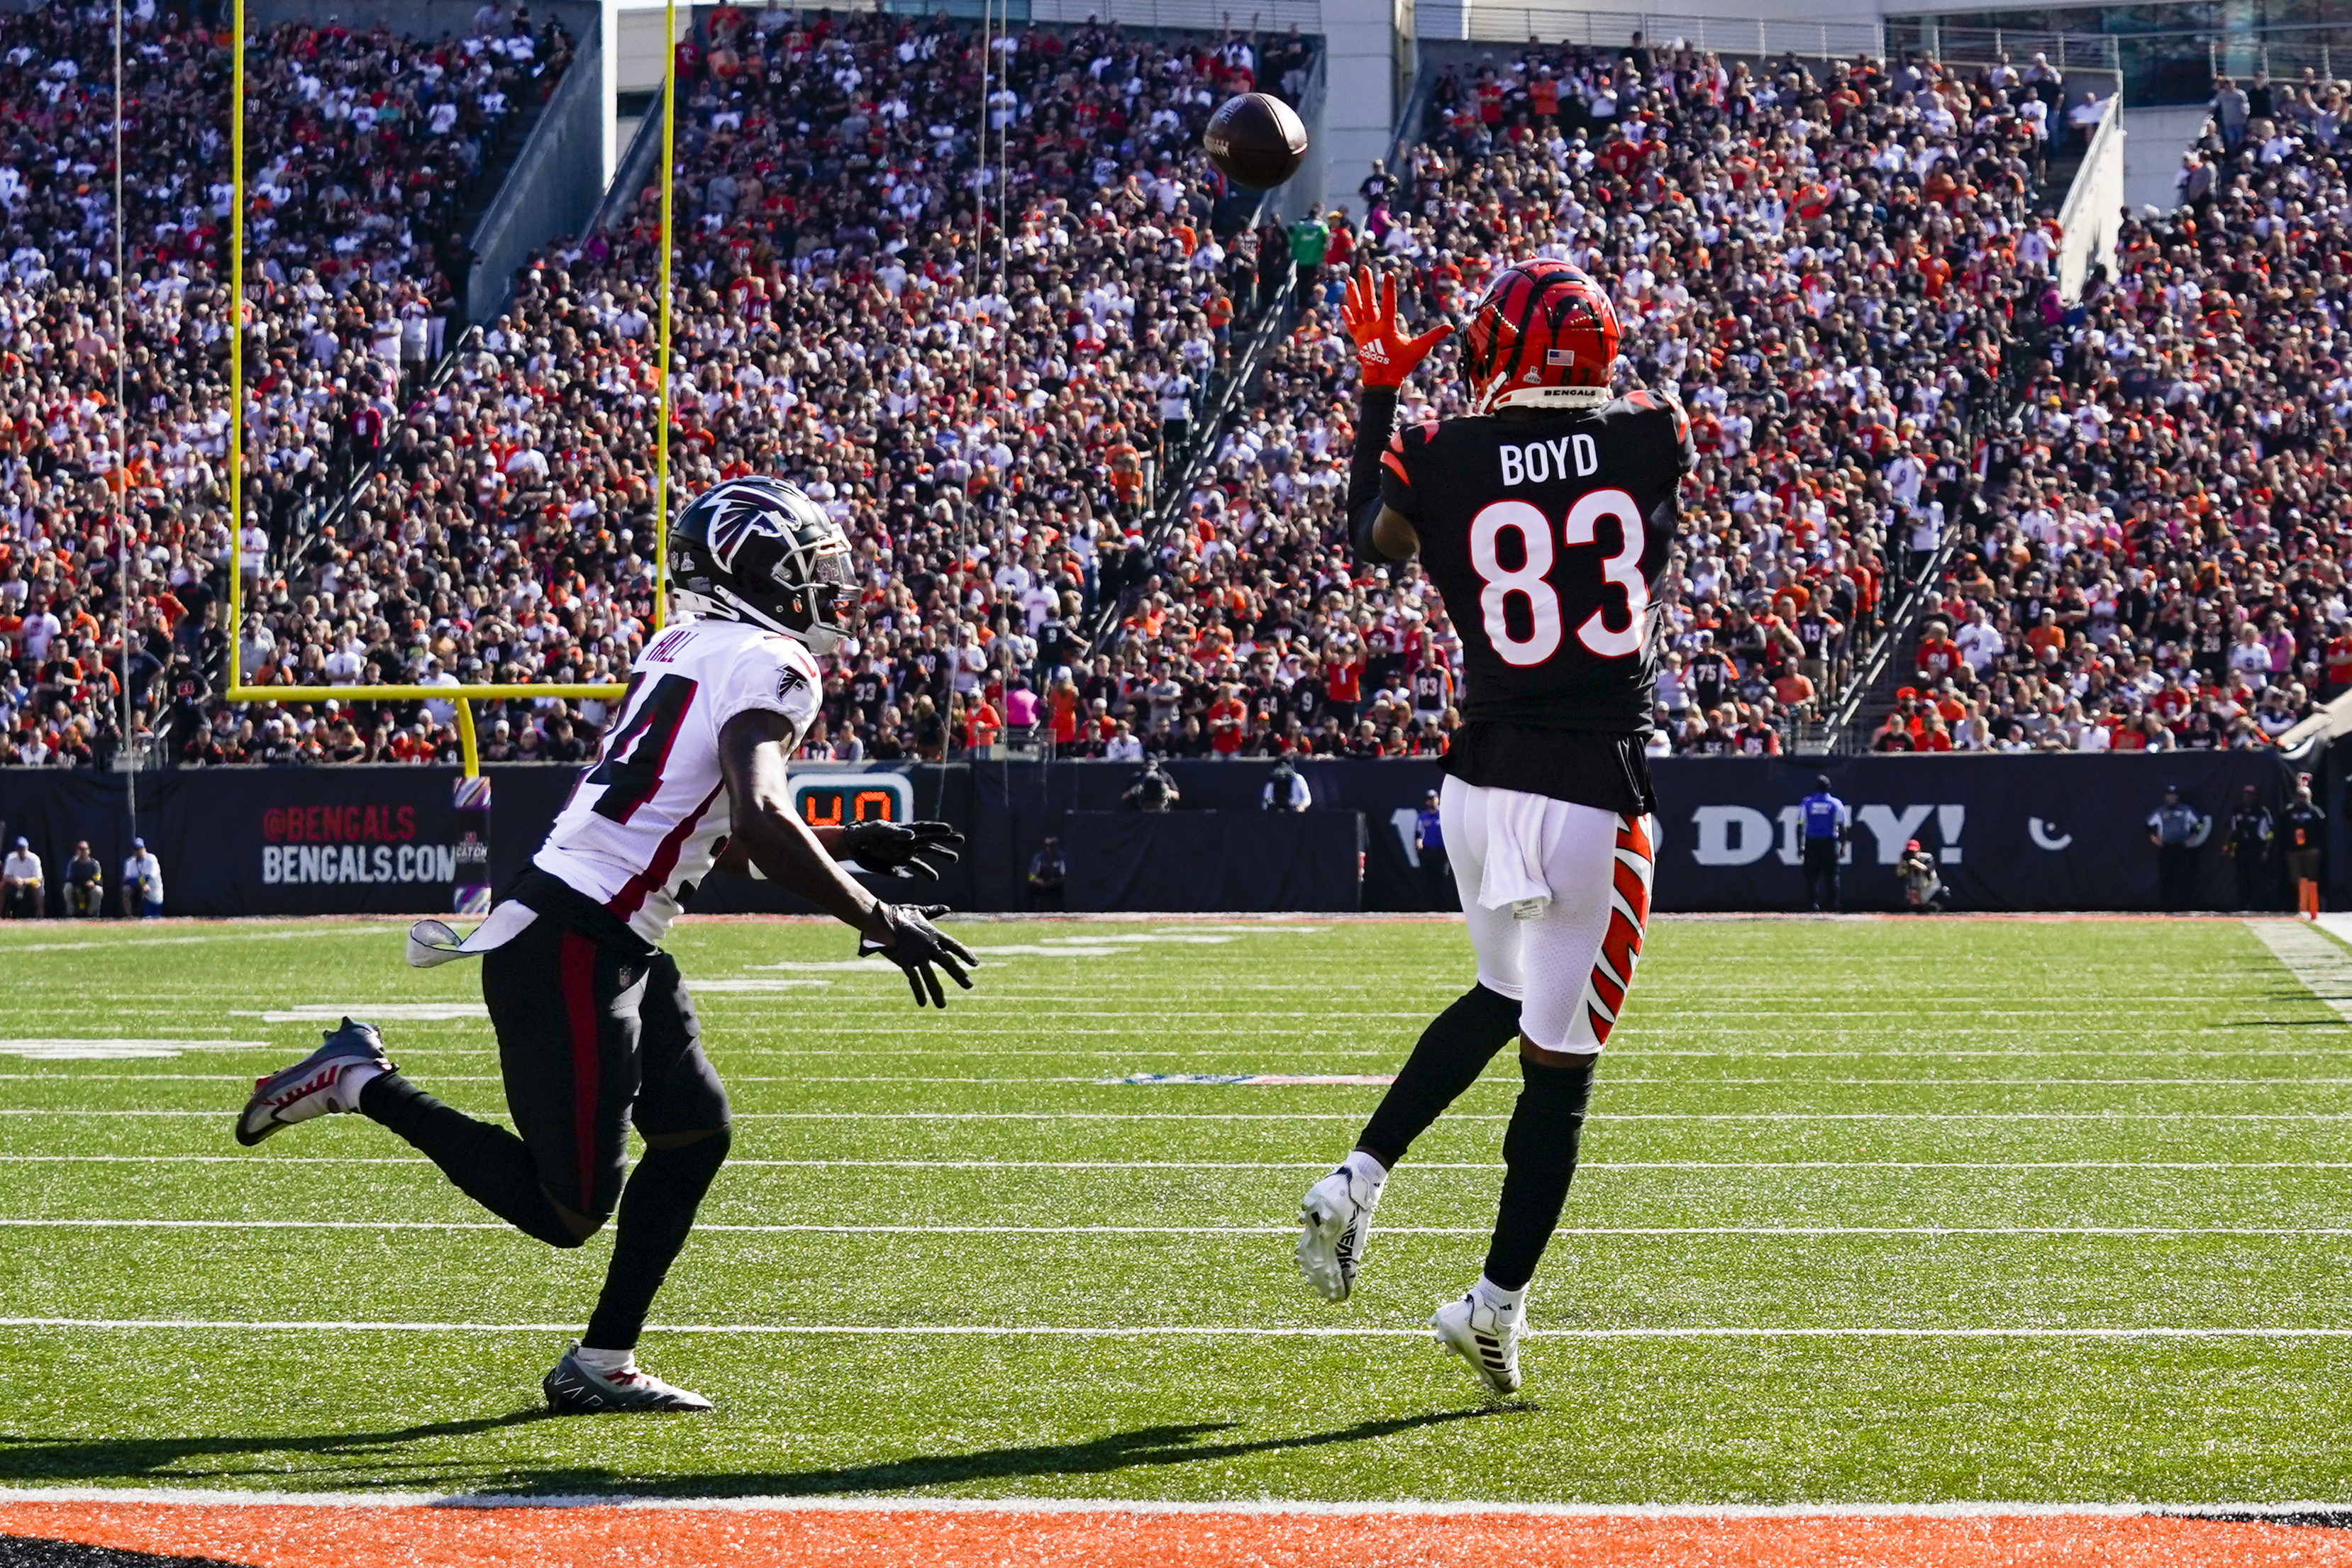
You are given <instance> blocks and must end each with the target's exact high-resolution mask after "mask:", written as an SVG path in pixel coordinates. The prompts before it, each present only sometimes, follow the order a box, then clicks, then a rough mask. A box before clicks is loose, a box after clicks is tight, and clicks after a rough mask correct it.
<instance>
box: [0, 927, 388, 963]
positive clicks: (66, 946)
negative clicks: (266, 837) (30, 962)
mask: <svg viewBox="0 0 2352 1568" xmlns="http://www.w3.org/2000/svg"><path fill="white" fill-rule="evenodd" d="M406 929H407V927H405V926H397V925H315V926H306V927H304V928H302V929H300V930H297V931H210V932H206V933H205V935H203V936H121V937H114V938H110V939H109V940H106V941H102V942H0V957H7V956H14V955H16V954H18V953H87V952H90V951H92V950H93V949H99V948H104V949H108V950H111V949H113V948H116V947H195V946H203V945H204V944H205V943H207V942H298V941H300V940H302V939H303V938H305V937H310V936H390V935H394V934H397V933H399V932H401V931H404V930H406Z"/></svg>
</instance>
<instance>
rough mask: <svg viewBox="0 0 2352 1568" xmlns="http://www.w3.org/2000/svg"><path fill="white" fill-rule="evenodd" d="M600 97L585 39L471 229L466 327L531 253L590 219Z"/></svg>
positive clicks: (600, 166) (600, 72) (595, 55)
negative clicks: (511, 165) (472, 258)
mask: <svg viewBox="0 0 2352 1568" xmlns="http://www.w3.org/2000/svg"><path fill="white" fill-rule="evenodd" d="M608 96H609V95H608V94H607V92H606V90H605V84H604V47H603V40H602V39H601V38H600V37H597V36H596V35H595V34H593V33H591V34H589V35H587V36H586V37H583V38H582V39H581V40H580V46H579V57H578V58H577V59H575V60H574V61H573V62H572V69H571V70H569V71H568V72H566V73H565V74H564V78H563V79H562V81H561V82H559V83H558V84H557V85H556V89H555V97H554V98H553V99H551V101H550V102H549V103H548V106H547V110H546V112H545V113H543V114H541V116H540V120H539V123H538V124H537V125H536V126H534V127H533V128H532V129H531V133H530V141H526V142H525V143H523V148H522V151H521V152H520V153H518V154H517V155H516V157H515V162H514V167H513V168H511V169H509V170H508V171H507V177H506V182H505V183H503V184H501V185H500V186H499V193H498V195H497V196H496V197H495V198H494V199H493V200H492V201H491V202H490V204H489V205H488V206H487V207H485V208H484V209H483V210H482V220H481V223H480V225H478V226H477V227H476V229H475V230H474V235H473V240H472V248H473V252H474V258H475V259H474V270H473V275H472V277H471V278H470V279H469V280H468V283H467V289H466V308H467V314H468V315H469V316H471V318H472V319H474V320H476V321H485V320H488V319H489V318H490V317H491V316H492V315H494V314H496V313H497V311H498V309H499V307H500V305H501V304H502V303H503V302H504V300H505V299H506V298H507V294H508V287H507V286H508V284H509V281H510V280H511V279H512V277H513V274H514V272H515V270H516V269H517V268H518V267H521V266H522V265H523V263H524V262H525V261H526V260H528V259H529V258H530V255H531V253H532V252H533V251H535V250H537V249H538V248H539V247H540V246H543V245H545V244H546V243H547V242H548V241H549V240H551V239H553V238H555V237H556V236H557V235H575V234H578V233H579V232H580V231H581V230H582V229H583V228H585V227H586V226H587V224H588V220H589V218H590V217H591V216H592V215H593V214H594V213H595V211H596V207H597V204H598V203H599V202H600V201H602V200H603V198H604V178H605V169H604V156H605V153H604V149H605V144H606V141H607V140H608V132H609V117H608V112H607V106H606V102H605V99H606V98H607V97H608Z"/></svg>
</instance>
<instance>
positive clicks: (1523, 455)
mask: <svg viewBox="0 0 2352 1568" xmlns="http://www.w3.org/2000/svg"><path fill="white" fill-rule="evenodd" d="M1495 455H1496V458H1497V459H1498V460H1499V461H1500V462H1501V464H1502V465H1503V483H1504V485H1505V486H1514V485H1542V484H1547V483H1549V482H1550V481H1551V480H1554V479H1566V478H1569V477H1570V476H1573V477H1575V478H1579V479H1589V478H1591V476H1593V475H1595V474H1598V473H1599V472H1601V446H1600V444H1599V443H1597V442H1595V441H1594V440H1593V439H1592V437H1591V436H1589V435H1586V434H1582V433H1581V432H1580V433H1578V434H1574V435H1561V436H1555V437H1554V438H1552V439H1551V440H1549V441H1528V442H1523V443H1520V444H1516V445H1514V444H1508V443H1506V444H1502V445H1498V446H1496V448H1495Z"/></svg>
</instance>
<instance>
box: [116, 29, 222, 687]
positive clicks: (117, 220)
mask: <svg viewBox="0 0 2352 1568" xmlns="http://www.w3.org/2000/svg"><path fill="white" fill-rule="evenodd" d="M228 19H229V31H230V35H231V37H232V42H231V43H230V45H229V71H228V83H229V86H228V553H227V557H226V564H227V566H228V628H227V630H228V688H227V693H226V696H227V700H228V701H230V702H237V701H240V700H247V699H241V698H240V697H239V695H238V693H239V692H240V691H241V690H243V688H244V686H245V661H244V659H243V657H242V656H241V655H242V649H243V644H244V642H245V559H244V552H245V0H229V11H228ZM121 221H122V215H121V214H120V213H118V214H115V222H116V223H118V224H119V223H121Z"/></svg>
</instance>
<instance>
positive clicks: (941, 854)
mask: <svg viewBox="0 0 2352 1568" xmlns="http://www.w3.org/2000/svg"><path fill="white" fill-rule="evenodd" d="M961 842H963V835H962V834H961V833H959V832H957V831H955V828H954V827H953V825H951V824H950V823H947V822H908V823H906V824H905V825H903V826H901V825H900V824H898V823H897V822H859V823H856V825H854V826H851V827H846V828H844V829H842V830H841V847H840V848H839V849H838V850H836V851H835V852H834V858H835V859H836V860H845V861H856V862H857V863H858V864H859V865H862V866H864V867H865V868H866V870H867V871H870V872H873V873H876V874H877V875H888V876H899V877H911V876H913V875H915V874H916V873H921V874H922V875H923V876H925V877H928V878H929V879H930V880H931V881H933V882H937V881H939V880H940V869H941V867H942V866H944V865H952V864H953V863H955V862H956V861H957V860H958V859H960V858H961V857H960V856H959V855H957V853H956V852H955V851H954V850H952V849H950V848H949V847H948V846H950V844H960V843H961ZM925 856H929V859H928V860H927V859H925V858H924V857H925ZM933 862H939V863H938V864H934V863H933Z"/></svg>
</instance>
